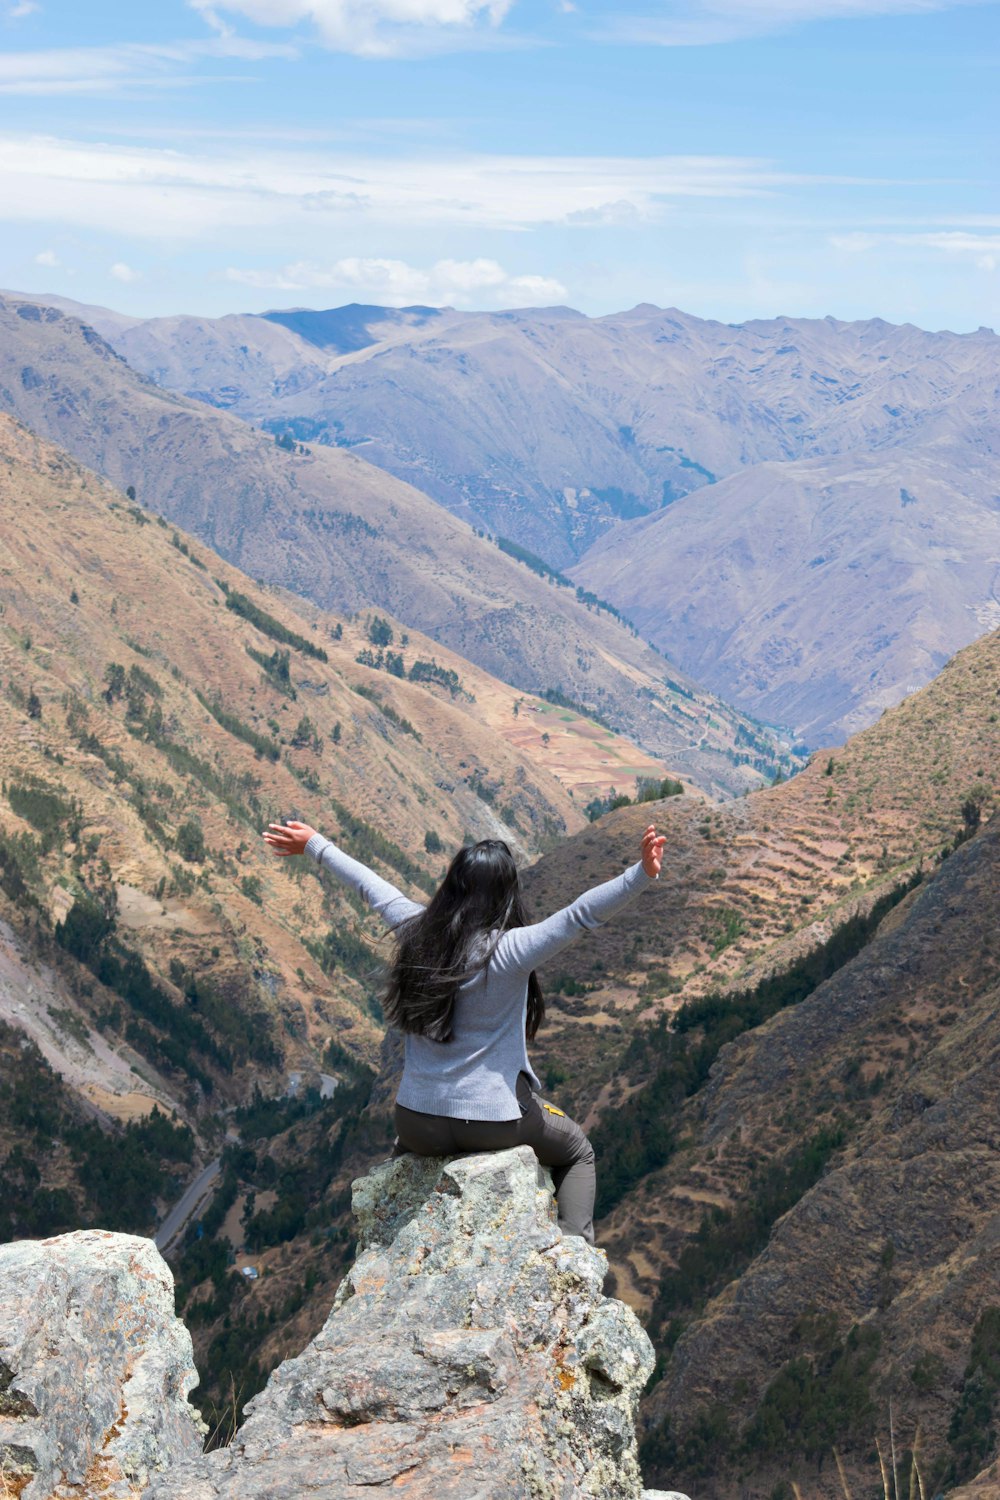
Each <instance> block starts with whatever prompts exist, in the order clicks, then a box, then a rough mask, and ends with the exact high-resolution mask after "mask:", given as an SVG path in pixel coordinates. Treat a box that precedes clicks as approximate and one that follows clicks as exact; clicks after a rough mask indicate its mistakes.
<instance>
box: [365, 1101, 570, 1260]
mask: <svg viewBox="0 0 1000 1500" xmlns="http://www.w3.org/2000/svg"><path fill="white" fill-rule="evenodd" d="M517 1102H518V1105H519V1106H520V1109H521V1118H520V1119H519V1120H453V1119H452V1118H451V1116H450V1115H425V1114H423V1113H422V1112H421V1111H419V1110H415V1109H406V1108H405V1107H404V1106H403V1105H402V1104H397V1105H396V1143H395V1145H394V1146H393V1149H392V1154H393V1156H403V1155H404V1154H405V1153H406V1152H408V1151H412V1152H413V1153H414V1154H415V1155H417V1156H459V1155H461V1154H462V1153H463V1152H466V1153H470V1154H471V1153H472V1152H476V1151H506V1150H507V1149H508V1148H509V1147H511V1146H530V1147H531V1148H532V1150H533V1151H534V1153H535V1155H536V1156H537V1157H538V1160H539V1161H540V1162H541V1163H542V1166H544V1167H549V1168H550V1169H551V1171H552V1181H553V1183H554V1184H555V1190H556V1207H557V1209H558V1212H559V1228H560V1229H561V1230H562V1231H563V1233H564V1234H582V1235H583V1238H584V1239H585V1240H588V1241H589V1242H590V1244H593V1243H594V1193H595V1191H596V1186H597V1176H596V1172H595V1169H594V1149H593V1147H592V1146H591V1144H590V1142H589V1141H588V1139H587V1137H586V1136H585V1135H584V1133H583V1131H582V1130H581V1129H580V1127H579V1125H577V1124H576V1123H575V1122H574V1121H573V1120H571V1119H570V1118H569V1116H568V1115H564V1114H563V1112H562V1110H560V1109H556V1108H555V1106H554V1105H552V1104H547V1103H546V1102H545V1100H544V1099H541V1098H540V1097H539V1095H538V1094H536V1093H534V1092H533V1091H532V1088H531V1083H530V1081H529V1079H528V1075H527V1073H524V1072H522V1073H520V1074H518V1079H517Z"/></svg>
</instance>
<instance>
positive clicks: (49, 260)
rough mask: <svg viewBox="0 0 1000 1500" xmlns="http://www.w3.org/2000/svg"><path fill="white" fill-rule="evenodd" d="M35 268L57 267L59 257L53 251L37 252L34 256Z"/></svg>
mask: <svg viewBox="0 0 1000 1500" xmlns="http://www.w3.org/2000/svg"><path fill="white" fill-rule="evenodd" d="M35 265H36V266H57V265H59V257H58V255H57V254H56V252H55V251H54V250H39V252H38V254H37V255H36V256H35Z"/></svg>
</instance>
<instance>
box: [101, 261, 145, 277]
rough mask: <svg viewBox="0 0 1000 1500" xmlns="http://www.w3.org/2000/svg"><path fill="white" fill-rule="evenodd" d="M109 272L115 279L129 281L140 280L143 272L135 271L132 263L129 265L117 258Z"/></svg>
mask: <svg viewBox="0 0 1000 1500" xmlns="http://www.w3.org/2000/svg"><path fill="white" fill-rule="evenodd" d="M109 274H110V275H111V276H113V277H114V279H115V281H125V282H129V281H138V280H140V278H141V275H142V272H141V271H134V270H133V269H132V267H131V266H130V265H127V264H126V263H125V261H123V260H116V261H115V263H114V265H113V266H112V267H111V270H110V273H109Z"/></svg>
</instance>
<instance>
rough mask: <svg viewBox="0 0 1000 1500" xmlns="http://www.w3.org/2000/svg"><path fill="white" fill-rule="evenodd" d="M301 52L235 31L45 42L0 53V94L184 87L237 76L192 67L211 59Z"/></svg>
mask: <svg viewBox="0 0 1000 1500" xmlns="http://www.w3.org/2000/svg"><path fill="white" fill-rule="evenodd" d="M297 56H298V51H297V49H296V48H295V47H293V46H292V45H291V44H289V43H287V42H255V41H248V40H247V39H245V38H243V37H237V36H232V35H226V36H217V37H208V38H204V39H202V40H200V41H186V42H174V43H162V44H150V45H146V44H144V43H138V42H136V43H132V42H126V43H122V44H121V45H120V46H115V47H47V48H39V49H37V50H36V51H32V52H7V53H3V54H0V94H108V93H120V92H122V91H123V90H126V89H133V90H134V89H137V88H142V89H149V88H182V87H189V86H190V85H192V84H195V83H198V84H212V83H221V82H227V81H228V82H236V81H239V80H238V79H237V78H235V77H234V76H233V75H230V76H229V77H228V78H220V77H217V76H214V75H210V74H207V73H198V72H196V71H192V70H193V69H197V67H198V65H199V64H201V63H202V62H204V61H206V60H208V61H211V60H220V59H229V58H235V59H236V60H238V61H241V62H259V61H261V60H263V59H264V58H271V57H282V58H294V57H297Z"/></svg>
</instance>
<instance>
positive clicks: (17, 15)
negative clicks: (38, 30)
mask: <svg viewBox="0 0 1000 1500" xmlns="http://www.w3.org/2000/svg"><path fill="white" fill-rule="evenodd" d="M41 8H42V7H41V6H40V5H39V4H38V0H18V3H17V4H16V5H9V6H8V7H7V19H8V20H10V21H21V20H23V19H24V17H25V16H33V15H35V13H36V12H37V11H40V10H41Z"/></svg>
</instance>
